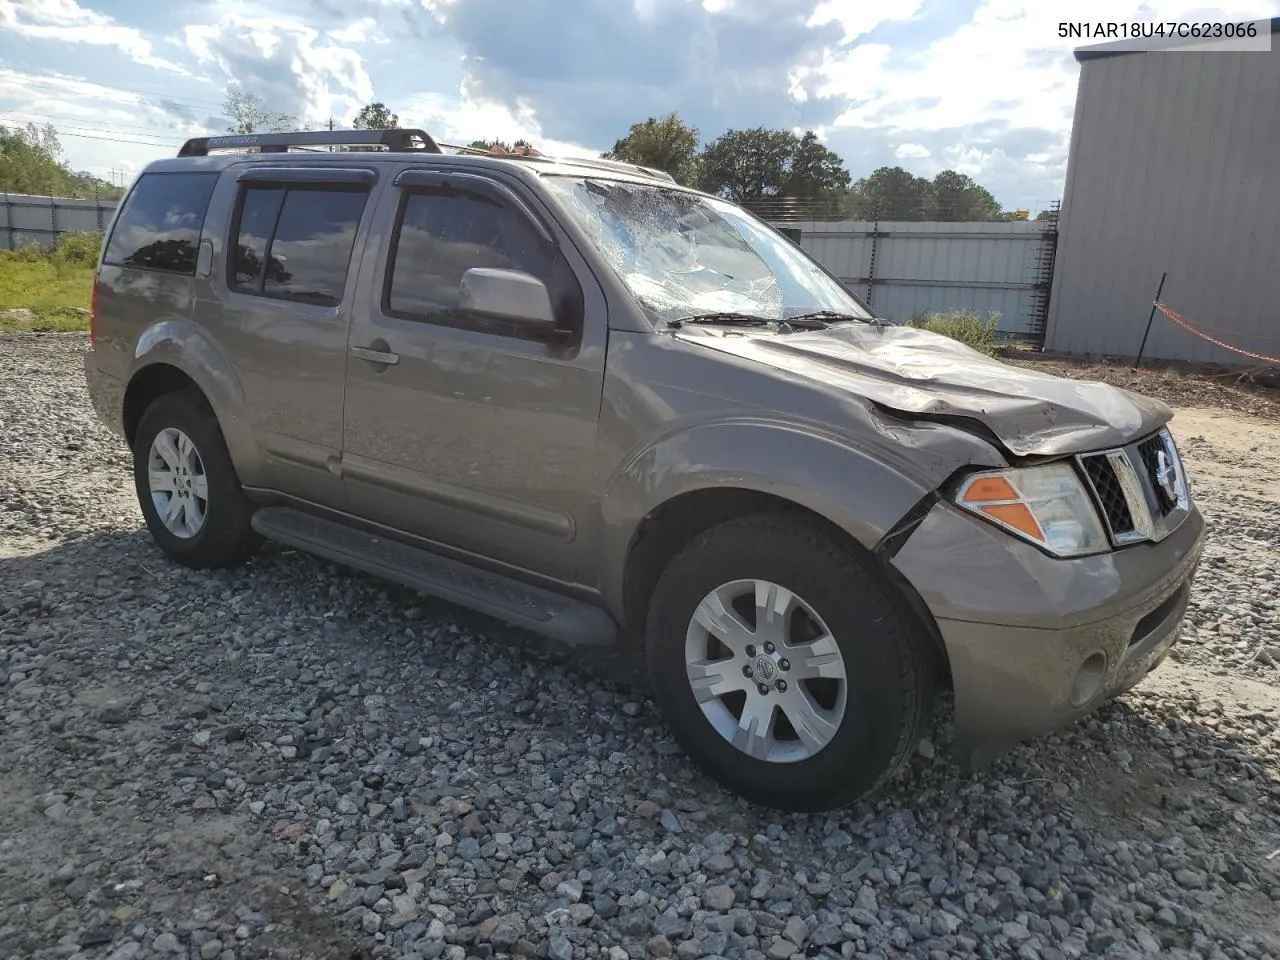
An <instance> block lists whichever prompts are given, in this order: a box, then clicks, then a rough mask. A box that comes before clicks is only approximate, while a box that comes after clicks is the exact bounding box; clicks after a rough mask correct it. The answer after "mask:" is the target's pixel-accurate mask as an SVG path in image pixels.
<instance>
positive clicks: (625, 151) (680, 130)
mask: <svg viewBox="0 0 1280 960" xmlns="http://www.w3.org/2000/svg"><path fill="white" fill-rule="evenodd" d="M600 156H601V158H602V159H605V160H621V161H624V162H626V163H636V164H639V165H641V166H644V167H652V168H653V169H655V170H662V171H665V172H666V173H669V174H671V176H673V177H674V178H675V179H676V182H678V183H683V184H685V185H686V186H690V185H692V184H694V183H695V182H697V176H698V131H697V130H696V129H694V128H693V127H690V126H688V125H687V124H685V122H684V121H683V120H681V119H680V115H679V114H677V113H674V112H672V113H668V114H667V115H666V116H665V117H661V118H656V117H650V118H649V119H648V120H646V121H644V122H643V123H633V124H632V125H631V129H630V130H628V131H627V135H626V136H625V137H623V138H622V139H620V140H617V141H615V142H614V144H613V149H612V150H609V151H606V152H605V153H603V154H601V155H600Z"/></svg>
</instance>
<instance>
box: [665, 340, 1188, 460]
mask: <svg viewBox="0 0 1280 960" xmlns="http://www.w3.org/2000/svg"><path fill="white" fill-rule="evenodd" d="M680 335H681V336H682V337H686V338H688V339H690V340H694V341H697V342H699V343H701V344H703V345H704V346H706V347H708V348H710V349H714V350H717V351H720V352H723V353H727V354H731V355H734V356H738V357H742V358H745V359H750V360H753V361H756V362H758V363H762V364H767V365H769V366H772V367H775V368H777V369H779V370H782V371H785V372H787V373H789V374H792V375H794V376H798V377H812V378H815V379H817V380H820V381H821V382H822V383H824V384H826V385H829V386H830V387H832V388H834V389H839V390H845V391H848V392H850V393H854V394H857V395H859V396H862V397H865V398H866V399H867V400H870V401H872V402H874V403H877V404H880V405H881V406H883V407H885V408H888V409H890V410H894V411H898V412H900V413H902V414H903V415H907V416H915V417H920V418H938V419H952V420H957V421H963V420H973V421H977V422H979V423H980V424H981V425H982V426H983V427H985V428H986V429H988V430H990V431H991V432H992V433H993V434H994V435H995V436H997V437H998V438H999V440H1000V442H1001V444H1002V445H1003V446H1004V447H1005V448H1006V449H1007V450H1008V451H1009V452H1010V453H1011V454H1012V455H1014V456H1017V457H1025V456H1037V457H1044V456H1057V455H1061V454H1067V453H1078V452H1081V451H1085V450H1098V449H1102V448H1106V447H1111V446H1119V445H1121V444H1124V443H1127V442H1128V441H1130V440H1132V439H1133V438H1135V437H1137V436H1141V435H1143V434H1146V433H1151V432H1153V431H1155V430H1156V429H1158V428H1159V427H1161V426H1163V425H1164V424H1165V423H1167V422H1168V421H1169V420H1170V419H1171V418H1172V416H1173V411H1172V410H1171V409H1170V408H1169V407H1168V406H1167V405H1166V404H1164V403H1161V402H1160V401H1159V400H1156V399H1153V398H1151V397H1144V396H1141V395H1139V394H1135V393H1131V392H1129V391H1127V390H1122V389H1119V388H1117V387H1112V386H1110V385H1109V384H1105V383H1098V382H1093V381H1083V380H1072V379H1069V378H1065V377H1057V376H1053V375H1051V374H1047V373H1041V372H1038V371H1035V370H1028V369H1026V368H1024V367H1019V366H1015V365H1013V364H1008V363H1003V362H1001V361H999V360H996V359H994V358H992V357H988V356H986V355H984V354H982V353H979V352H978V351H976V350H974V349H972V348H970V347H968V346H966V345H965V344H963V343H960V342H959V341H957V340H952V339H951V338H949V337H944V336H941V335H939V334H934V333H930V332H929V331H927V330H922V329H917V328H915V327H899V326H892V325H888V326H884V325H874V324H863V323H846V324H840V325H839V326H836V327H832V328H830V329H827V330H821V331H815V332H800V333H793V334H789V335H785V336H779V335H776V334H769V335H764V336H726V335H725V334H724V333H723V331H722V329H717V330H715V331H707V330H699V329H693V330H690V331H689V332H687V333H685V332H682V333H681V334H680Z"/></svg>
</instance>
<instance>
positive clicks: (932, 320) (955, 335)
mask: <svg viewBox="0 0 1280 960" xmlns="http://www.w3.org/2000/svg"><path fill="white" fill-rule="evenodd" d="M907 326H909V327H920V328H922V329H925V330H928V331H929V332H931V333H940V334H942V335H943V336H944V337H950V338H951V339H952V340H959V341H960V342H961V343H964V344H968V345H969V346H971V347H973V349H975V350H977V351H979V352H980V353H985V354H986V355H987V356H989V357H994V356H995V355H996V354H997V353H998V352H999V351H998V349H997V347H996V330H997V328H998V327H999V326H1000V314H998V313H994V312H993V313H989V314H987V318H986V319H985V320H984V319H983V318H982V317H980V316H978V314H977V313H975V312H974V311H972V310H947V311H945V312H939V313H921V314H916V316H914V317H912V318H911V319H910V320H908V321H907Z"/></svg>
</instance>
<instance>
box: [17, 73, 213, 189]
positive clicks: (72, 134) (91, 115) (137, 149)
mask: <svg viewBox="0 0 1280 960" xmlns="http://www.w3.org/2000/svg"><path fill="white" fill-rule="evenodd" d="M0 114H3V115H4V117H5V118H7V119H8V120H10V121H12V122H15V123H18V124H26V123H36V124H40V125H43V124H44V123H46V122H50V123H52V124H53V125H54V127H55V128H56V129H57V131H58V138H59V140H60V141H61V144H62V148H63V151H64V154H65V156H66V159H67V161H68V163H69V164H70V165H71V167H72V168H73V169H76V170H87V171H89V172H90V173H93V174H95V175H97V176H100V177H102V178H103V179H110V176H111V174H112V172H113V171H114V173H115V174H116V175H117V180H118V175H119V174H120V173H122V172H123V173H124V175H125V176H126V177H128V176H131V175H132V174H134V173H136V172H138V171H139V170H140V169H141V168H142V167H143V166H145V165H146V164H147V163H149V162H150V161H152V160H155V159H156V158H157V157H163V156H174V155H175V154H177V152H178V147H179V146H181V144H182V142H183V141H184V140H186V139H187V138H188V137H196V136H201V135H203V134H206V133H208V130H207V129H205V127H204V126H203V125H202V124H201V123H200V122H199V121H197V120H193V119H184V118H182V117H180V116H178V115H177V114H176V113H174V111H173V110H172V109H170V107H169V106H166V105H165V103H163V102H159V101H156V100H154V99H152V98H150V97H148V96H146V95H143V94H141V93H135V92H132V91H128V90H121V89H119V88H117V87H111V86H104V85H102V84H98V83H93V82H91V81H88V80H84V79H81V78H79V77H70V76H64V75H60V74H44V75H41V76H38V77H37V76H31V75H28V74H22V73H18V72H17V71H14V70H7V69H3V68H0Z"/></svg>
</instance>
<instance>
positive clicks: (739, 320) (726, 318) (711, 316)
mask: <svg viewBox="0 0 1280 960" xmlns="http://www.w3.org/2000/svg"><path fill="white" fill-rule="evenodd" d="M777 322H778V321H777V320H770V319H769V318H768V317H756V316H752V315H751V314H749V313H697V314H694V315H693V316H692V317H680V318H679V319H677V320H668V321H667V326H668V327H679V326H682V325H683V324H686V323H707V324H723V325H726V326H743V327H767V326H769V325H770V324H772V323H777Z"/></svg>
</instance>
